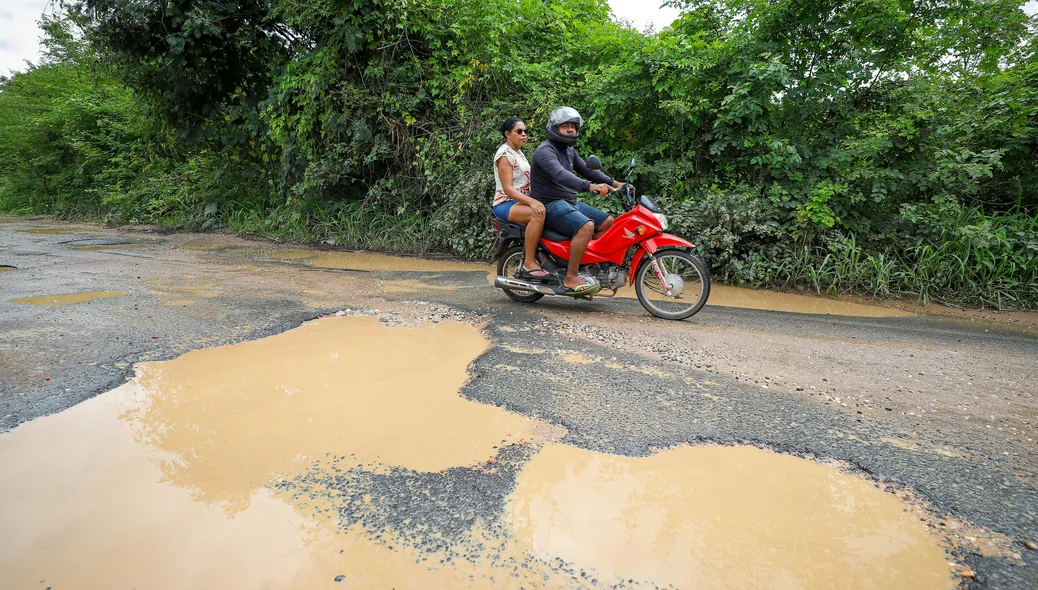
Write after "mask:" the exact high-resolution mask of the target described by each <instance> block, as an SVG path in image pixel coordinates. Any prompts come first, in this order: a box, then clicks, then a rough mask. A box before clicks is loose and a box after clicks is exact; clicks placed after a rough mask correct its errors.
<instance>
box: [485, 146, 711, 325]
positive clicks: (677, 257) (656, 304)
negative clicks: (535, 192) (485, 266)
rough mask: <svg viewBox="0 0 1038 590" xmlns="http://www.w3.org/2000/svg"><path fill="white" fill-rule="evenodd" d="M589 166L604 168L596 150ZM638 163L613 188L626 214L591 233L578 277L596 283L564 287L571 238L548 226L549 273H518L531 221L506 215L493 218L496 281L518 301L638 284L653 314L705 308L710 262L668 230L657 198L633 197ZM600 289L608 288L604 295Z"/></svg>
mask: <svg viewBox="0 0 1038 590" xmlns="http://www.w3.org/2000/svg"><path fill="white" fill-rule="evenodd" d="M587 166H588V168H592V169H594V170H599V169H601V167H602V163H601V161H600V160H599V159H598V158H597V157H596V156H591V157H589V158H588V159H587ZM634 168H635V161H634V160H631V164H630V166H629V167H628V169H627V177H626V179H625V181H624V183H623V186H622V187H621V188H618V189H615V190H614V191H613V193H612V194H613V195H617V196H619V197H620V200H621V203H622V205H623V210H624V213H623V214H622V215H620V216H618V217H616V219H615V220H614V223H613V226H612V227H611V228H609V229H608V230H607V231H606V232H605V233H604V234H603V235H602V236H601V237H599V238H598V239H593V240H591V242H590V243H589V244H588V247H587V251H586V252H585V253H584V257H583V258H582V259H581V261H580V276H581V278H583V279H584V281H585V282H590V283H592V284H595V285H596V286H597V287H598V288H597V289H594V290H593V291H584V292H582V293H572V292H570V291H569V290H568V289H566V288H565V287H563V285H562V280H563V278H564V277H565V275H566V267H567V265H568V264H569V248H570V242H569V240H570V238H569V237H568V236H565V235H562V234H559V233H558V232H554V231H552V230H550V229H548V228H544V231H543V232H542V233H541V240H540V244H538V247H537V260H538V262H539V263H540V265H541V267H542V268H543V269H544V270H546V271H548V277H547V279H546V280H544V282H534V281H528V280H523V279H521V278H520V271H521V270H522V267H523V258H524V241H525V239H524V236H525V230H526V227H525V226H523V225H519V224H517V223H511V222H508V221H505V220H502V219H494V222H493V225H494V229H495V230H497V233H498V238H497V243H496V244H495V245H494V250H493V255H492V257H491V260H490V261H491V262H494V261H497V263H498V264H497V275H498V276H497V278H496V279H495V280H494V286H495V287H497V288H499V289H501V290H503V291H504V292H505V294H506V295H508V296H509V297H510V298H512V299H513V300H515V301H519V302H522V303H533V302H534V301H537V300H538V299H540V298H541V297H544V296H545V295H553V296H563V297H573V298H575V299H585V300H591V299H592V298H594V297H613V296H614V295H616V293H617V291H619V290H620V288H622V287H624V286H625V285H627V284H633V285H634V290H635V293H636V294H637V296H638V301H639V302H640V303H641V304H642V306H643V307H644V308H645V309H646V310H648V311H649V313H651V314H653V315H655V316H656V317H659V318H663V319H667V320H683V319H685V318H688V317H690V316H692V315H693V314H695V313H696V312H698V311H699V310H700V309H703V306H704V305H706V300H707V298H708V297H709V296H710V274H709V272H708V271H707V268H706V265H704V264H703V261H702V260H700V259H699V258H698V257H696V256H694V255H693V254H692V253H691V252H690V250H692V249H694V248H695V245H694V244H692V243H691V242H688V241H686V240H683V239H681V238H679V237H677V236H674V235H671V234H668V233H664V232H665V231H666V230H667V229H668V223H667V216H666V214H665V213H664V212H663V210H662V209H661V208H660V207H659V205H657V204H656V201H654V200H653V199H652V197H650V196H648V195H638V196H637V197H636V196H635V190H634V187H633V186H631V185H630V184H629V183H628V182H627V179H629V178H630V175H631V172H633V171H634ZM603 289H605V290H609V291H611V293H609V294H607V295H606V294H602V290H603Z"/></svg>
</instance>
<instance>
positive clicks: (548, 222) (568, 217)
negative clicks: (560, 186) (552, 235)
mask: <svg viewBox="0 0 1038 590" xmlns="http://www.w3.org/2000/svg"><path fill="white" fill-rule="evenodd" d="M545 209H546V215H545V222H544V225H545V227H549V228H551V229H552V230H554V231H557V232H559V233H560V234H563V235H567V236H573V237H572V238H570V243H569V250H570V254H569V264H568V265H567V267H566V278H565V279H564V280H563V281H562V284H563V286H565V287H566V288H569V289H572V288H574V287H579V286H580V285H583V284H584V281H582V280H580V278H579V276H578V275H577V272H578V271H579V270H580V259H581V258H583V257H584V252H585V251H586V250H587V244H588V242H590V241H591V236H592V235H594V233H595V222H594V221H593V220H591V219H589V218H588V217H586V216H585V215H584V214H583V213H581V212H580V210H579V209H578V208H577V206H575V205H573V204H572V203H567V202H566V201H552V202H551V203H549V204H548V205H547V207H546V208H545Z"/></svg>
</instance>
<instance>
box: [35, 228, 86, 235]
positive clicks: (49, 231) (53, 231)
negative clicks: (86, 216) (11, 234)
mask: <svg viewBox="0 0 1038 590" xmlns="http://www.w3.org/2000/svg"><path fill="white" fill-rule="evenodd" d="M96 229H97V228H96V227H75V226H69V227H38V228H34V229H20V230H18V232H19V233H23V234H45V235H62V234H77V233H83V232H89V231H91V230H96Z"/></svg>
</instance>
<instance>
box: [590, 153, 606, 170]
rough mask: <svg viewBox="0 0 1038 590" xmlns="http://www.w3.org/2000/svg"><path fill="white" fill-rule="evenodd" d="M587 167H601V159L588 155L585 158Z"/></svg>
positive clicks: (599, 168) (594, 168)
mask: <svg viewBox="0 0 1038 590" xmlns="http://www.w3.org/2000/svg"><path fill="white" fill-rule="evenodd" d="M587 167H588V168H590V169H592V170H601V169H602V160H599V159H598V156H588V158H587Z"/></svg>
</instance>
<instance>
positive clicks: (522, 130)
mask: <svg viewBox="0 0 1038 590" xmlns="http://www.w3.org/2000/svg"><path fill="white" fill-rule="evenodd" d="M512 131H514V132H515V133H518V134H519V135H526V129H523V128H522V127H516V128H515V129H513V130H512Z"/></svg>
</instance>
